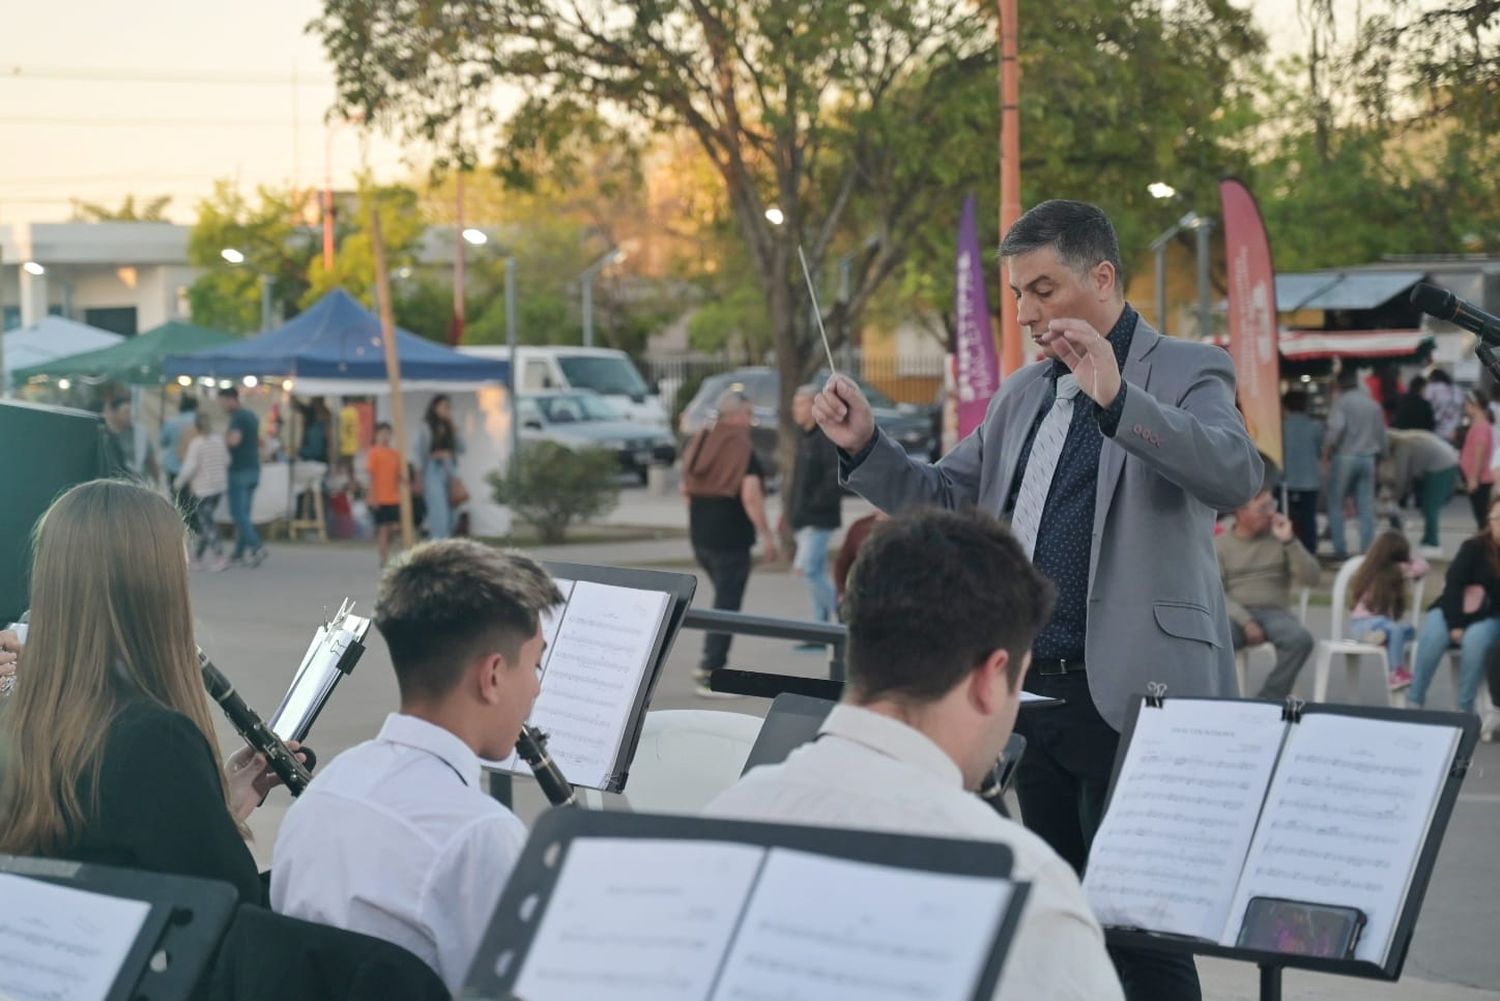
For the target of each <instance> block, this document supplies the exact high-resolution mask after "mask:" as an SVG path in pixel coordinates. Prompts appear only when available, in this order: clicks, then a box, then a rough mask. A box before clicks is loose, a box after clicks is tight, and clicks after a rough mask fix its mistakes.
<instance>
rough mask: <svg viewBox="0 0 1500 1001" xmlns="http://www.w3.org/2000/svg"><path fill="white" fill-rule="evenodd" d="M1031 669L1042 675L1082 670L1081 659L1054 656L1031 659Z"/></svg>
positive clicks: (1071, 672)
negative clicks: (1065, 658)
mask: <svg viewBox="0 0 1500 1001" xmlns="http://www.w3.org/2000/svg"><path fill="white" fill-rule="evenodd" d="M1031 670H1032V671H1033V672H1034V673H1036V674H1040V675H1043V676H1049V675H1054V674H1075V673H1077V672H1080V671H1082V670H1083V661H1081V660H1058V659H1055V658H1049V659H1043V660H1033V661H1032V662H1031Z"/></svg>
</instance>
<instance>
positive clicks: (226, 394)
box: [219, 386, 240, 400]
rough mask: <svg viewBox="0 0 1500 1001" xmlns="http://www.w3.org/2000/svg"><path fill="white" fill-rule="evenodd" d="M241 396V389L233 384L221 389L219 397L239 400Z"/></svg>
mask: <svg viewBox="0 0 1500 1001" xmlns="http://www.w3.org/2000/svg"><path fill="white" fill-rule="evenodd" d="M239 398H240V391H239V390H238V389H236V388H235V387H233V386H230V387H228V388H227V389H221V390H219V399H221V400H238V399H239Z"/></svg>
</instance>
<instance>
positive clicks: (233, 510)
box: [229, 469, 260, 559]
mask: <svg viewBox="0 0 1500 1001" xmlns="http://www.w3.org/2000/svg"><path fill="white" fill-rule="evenodd" d="M258 486H260V470H259V469H241V470H231V471H230V473H229V517H231V518H233V519H234V530H235V531H234V558H235V559H239V558H240V557H241V556H244V555H245V554H246V553H247V552H249V553H253V552H255V551H256V550H258V549H259V548H260V533H259V532H257V531H256V530H255V525H254V524H252V523H251V521H250V502H251V501H252V500H253V499H254V498H255V488H256V487H258Z"/></svg>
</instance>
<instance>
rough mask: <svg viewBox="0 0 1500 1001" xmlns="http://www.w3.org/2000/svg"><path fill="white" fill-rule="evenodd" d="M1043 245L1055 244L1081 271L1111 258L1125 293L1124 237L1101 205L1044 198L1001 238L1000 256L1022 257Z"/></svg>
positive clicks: (1059, 254)
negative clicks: (1119, 234)
mask: <svg viewBox="0 0 1500 1001" xmlns="http://www.w3.org/2000/svg"><path fill="white" fill-rule="evenodd" d="M1043 247H1053V248H1055V249H1056V250H1057V256H1058V257H1060V258H1062V261H1063V263H1064V264H1066V265H1067V266H1068V267H1070V268H1072V269H1073V270H1074V271H1075V272H1077V273H1078V274H1083V273H1085V272H1086V271H1088V270H1089V269H1090V268H1092V267H1093V266H1094V265H1096V264H1098V263H1099V262H1100V261H1108V262H1109V263H1110V264H1112V265H1114V269H1115V283H1116V284H1117V285H1118V286H1119V288H1120V290H1121V292H1122V293H1123V291H1124V289H1125V268H1124V266H1123V265H1122V264H1121V263H1120V237H1119V236H1118V235H1117V234H1116V233H1115V227H1114V223H1112V222H1110V221H1109V216H1107V215H1105V214H1104V210H1103V209H1101V208H1100V207H1099V206H1097V205H1090V204H1089V203H1088V202H1071V201H1067V200H1065V199H1062V198H1054V199H1052V200H1051V201H1047V202H1042V203H1041V204H1040V205H1037V206H1036V207H1034V208H1032V209H1031V210H1030V211H1029V212H1027V213H1026V214H1025V215H1023V216H1021V218H1019V219H1017V220H1016V222H1015V225H1013V226H1011V228H1010V232H1008V233H1006V234H1005V239H1004V240H1002V241H1001V242H1000V256H1001V257H1003V258H1011V257H1019V256H1020V255H1021V254H1029V253H1031V252H1032V251H1033V250H1041V249H1042V248H1043Z"/></svg>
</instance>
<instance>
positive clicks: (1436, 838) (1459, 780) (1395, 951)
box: [1104, 696, 1479, 1001]
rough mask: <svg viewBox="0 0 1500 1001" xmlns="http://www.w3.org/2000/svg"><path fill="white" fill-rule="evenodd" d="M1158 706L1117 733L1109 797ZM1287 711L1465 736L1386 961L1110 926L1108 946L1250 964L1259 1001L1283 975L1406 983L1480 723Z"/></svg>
mask: <svg viewBox="0 0 1500 1001" xmlns="http://www.w3.org/2000/svg"><path fill="white" fill-rule="evenodd" d="M1153 698H1155V699H1157V701H1156V702H1155V703H1154V704H1156V705H1160V699H1161V697H1155V696H1142V697H1141V698H1140V699H1139V700H1138V701H1136V702H1135V703H1133V704H1132V705H1131V707H1130V710H1129V712H1128V714H1127V716H1126V719H1125V729H1124V730H1123V731H1122V732H1121V735H1120V738H1121V739H1120V747H1119V751H1118V753H1117V754H1116V756H1115V764H1114V770H1113V772H1112V774H1111V775H1110V795H1111V796H1113V795H1114V787H1115V783H1116V782H1117V781H1118V780H1119V777H1120V770H1121V769H1122V768H1123V766H1124V764H1125V757H1126V754H1127V752H1128V751H1129V747H1130V739H1131V737H1132V735H1133V734H1134V732H1135V726H1136V722H1137V720H1138V719H1139V718H1140V714H1141V712H1142V710H1143V707H1146V706H1148V705H1150V704H1152V699H1153ZM1204 701H1215V702H1218V701H1225V702H1230V701H1239V702H1254V701H1257V700H1254V699H1213V700H1204ZM1289 711H1290V712H1291V716H1292V721H1293V722H1295V721H1296V718H1297V714H1298V713H1300V714H1301V715H1302V716H1312V715H1318V714H1331V715H1339V716H1351V717H1356V718H1362V719H1379V720H1390V721H1392V722H1399V723H1426V724H1429V725H1434V726H1445V727H1453V728H1455V729H1458V730H1459V731H1460V736H1459V742H1458V748H1457V749H1456V750H1455V752H1454V757H1453V761H1452V762H1451V764H1450V766H1449V769H1448V775H1447V778H1446V779H1445V780H1444V783H1443V788H1442V791H1441V792H1440V793H1439V794H1438V800H1437V806H1436V808H1435V809H1434V811H1433V815H1432V823H1431V824H1430V825H1429V827H1428V829H1427V837H1426V839H1425V840H1424V841H1423V843H1422V848H1421V851H1420V853H1419V854H1418V856H1417V861H1416V866H1415V868H1414V869H1413V871H1412V878H1411V884H1410V885H1409V886H1408V887H1407V890H1406V898H1405V900H1404V902H1403V904H1402V907H1401V915H1400V917H1399V918H1397V920H1396V926H1395V932H1394V934H1393V936H1392V939H1391V948H1390V952H1389V953H1388V954H1387V956H1386V959H1385V962H1384V963H1373V962H1369V961H1367V960H1359V959H1326V958H1323V957H1319V956H1304V955H1297V954H1293V953H1281V952H1270V951H1266V950H1259V949H1246V948H1240V947H1238V946H1225V945H1220V944H1218V943H1216V942H1209V941H1205V940H1203V939H1197V938H1190V937H1185V936H1181V935H1173V934H1163V933H1158V932H1152V931H1149V930H1143V929H1121V928H1112V927H1106V928H1105V929H1104V933H1105V938H1106V940H1107V941H1108V942H1109V944H1110V945H1123V946H1128V947H1131V948H1143V949H1152V950H1156V951H1158V952H1183V953H1190V954H1194V955H1201V956H1219V957H1223V958H1225V959H1234V960H1239V961H1241V962H1246V963H1254V964H1255V965H1256V966H1258V967H1259V968H1260V999H1261V1001H1281V996H1282V994H1281V974H1282V971H1283V970H1285V969H1300V970H1312V971H1314V972H1318V973H1331V974H1336V975H1339V976H1345V977H1362V978H1365V979H1369V980H1387V981H1396V980H1399V979H1400V978H1401V970H1402V968H1403V967H1404V966H1405V964H1406V954H1407V952H1408V951H1409V949H1410V948H1411V938H1412V933H1413V932H1414V931H1415V930H1416V925H1417V917H1418V915H1419V914H1420V913H1421V910H1422V899H1423V897H1424V896H1426V893H1427V884H1428V883H1429V882H1431V880H1432V870H1433V867H1434V866H1435V865H1436V864H1437V856H1438V849H1439V848H1441V847H1442V842H1443V835H1444V833H1446V831H1447V829H1448V821H1449V819H1450V818H1451V817H1452V816H1453V807H1454V805H1455V804H1456V803H1457V802H1458V793H1459V788H1460V787H1461V786H1462V785H1463V780H1464V775H1465V774H1466V773H1467V772H1468V768H1469V762H1470V761H1471V760H1472V758H1473V755H1474V748H1475V746H1476V745H1477V744H1478V743H1479V718H1478V717H1477V716H1474V715H1472V714H1468V713H1451V712H1439V711H1434V710H1414V709H1391V708H1386V707H1377V706H1348V705H1327V704H1324V703H1309V704H1306V705H1302V704H1301V703H1296V704H1295V709H1293V708H1292V703H1290V702H1289ZM1108 811H1109V806H1108V800H1106V803H1105V813H1106V814H1108Z"/></svg>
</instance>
